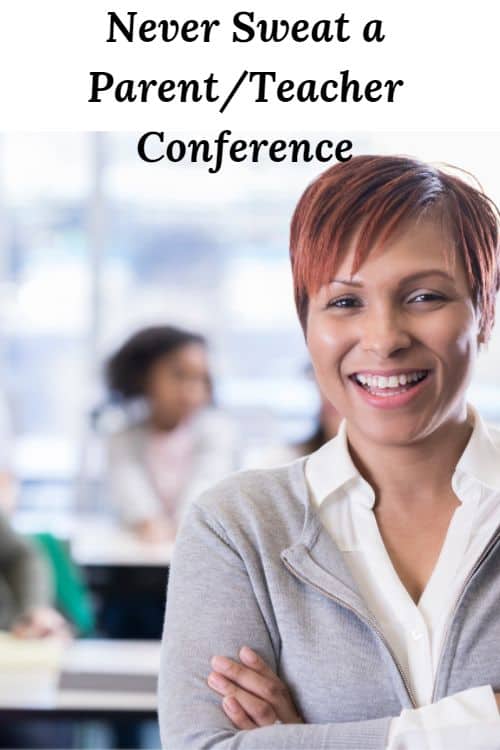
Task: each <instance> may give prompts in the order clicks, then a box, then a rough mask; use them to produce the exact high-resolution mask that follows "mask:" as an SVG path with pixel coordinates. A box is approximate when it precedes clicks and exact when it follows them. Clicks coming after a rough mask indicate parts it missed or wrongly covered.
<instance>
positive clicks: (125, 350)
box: [105, 326, 207, 399]
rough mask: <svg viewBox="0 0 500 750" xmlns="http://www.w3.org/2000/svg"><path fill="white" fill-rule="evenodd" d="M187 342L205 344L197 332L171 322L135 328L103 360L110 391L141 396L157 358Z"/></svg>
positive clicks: (127, 395) (118, 394) (121, 395)
mask: <svg viewBox="0 0 500 750" xmlns="http://www.w3.org/2000/svg"><path fill="white" fill-rule="evenodd" d="M189 344H199V345H201V346H206V345H207V344H206V340H205V338H204V337H203V336H201V335H200V334H198V333H192V332H191V331H184V330H182V329H181V328H175V327H174V326H150V327H149V328H143V329H141V330H140V331H137V333H134V334H133V335H132V336H130V338H128V339H127V340H126V341H125V342H124V343H123V344H122V345H121V346H120V348H119V349H118V350H117V351H116V352H115V353H114V354H113V355H112V356H111V357H110V358H109V360H108V362H107V363H106V369H105V376H106V383H107V386H108V388H109V390H110V391H111V393H112V395H113V396H118V397H120V398H123V399H132V398H136V397H139V396H144V395H145V388H146V382H147V377H148V375H149V372H150V370H151V367H152V365H153V364H154V363H155V362H156V360H157V359H159V358H160V357H163V356H165V355H166V354H171V353H173V352H174V351H176V350H178V349H181V348H182V347H184V346H188V345H189Z"/></svg>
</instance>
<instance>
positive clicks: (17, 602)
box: [0, 512, 70, 638]
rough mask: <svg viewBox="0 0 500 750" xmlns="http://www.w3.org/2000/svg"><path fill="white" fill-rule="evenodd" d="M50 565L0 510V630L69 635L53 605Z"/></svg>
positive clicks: (37, 635)
mask: <svg viewBox="0 0 500 750" xmlns="http://www.w3.org/2000/svg"><path fill="white" fill-rule="evenodd" d="M53 597H54V592H53V580H52V575H51V571H50V568H49V567H48V564H47V563H46V561H45V559H44V558H43V556H42V555H41V554H40V553H39V552H38V550H37V549H36V547H35V545H34V544H32V543H31V542H30V541H29V540H27V539H25V538H24V537H22V536H21V535H20V534H18V533H17V532H16V531H14V529H13V528H12V527H11V525H10V522H9V520H8V519H7V517H6V515H5V514H4V513H2V512H0V630H9V631H11V632H12V633H14V634H15V635H17V636H19V637H20V638H43V637H45V636H61V637H64V638H66V637H69V635H70V629H69V626H68V624H67V622H66V620H65V619H64V617H62V615H61V614H59V612H58V611H57V610H56V609H55V608H54V607H53V606H52V602H53Z"/></svg>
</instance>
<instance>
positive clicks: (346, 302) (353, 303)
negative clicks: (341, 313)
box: [327, 297, 361, 309]
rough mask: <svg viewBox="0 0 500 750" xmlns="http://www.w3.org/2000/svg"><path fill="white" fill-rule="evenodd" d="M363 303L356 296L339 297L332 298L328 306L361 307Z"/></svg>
mask: <svg viewBox="0 0 500 750" xmlns="http://www.w3.org/2000/svg"><path fill="white" fill-rule="evenodd" d="M360 306H361V303H360V301H359V300H358V299H357V298H356V297H338V298H337V299H332V300H330V301H329V302H328V303H327V307H336V308H341V309H342V308H348V307H360Z"/></svg>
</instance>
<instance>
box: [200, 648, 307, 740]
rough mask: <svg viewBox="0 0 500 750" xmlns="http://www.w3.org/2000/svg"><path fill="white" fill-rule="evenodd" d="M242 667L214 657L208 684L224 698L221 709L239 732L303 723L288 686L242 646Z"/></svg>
mask: <svg viewBox="0 0 500 750" xmlns="http://www.w3.org/2000/svg"><path fill="white" fill-rule="evenodd" d="M239 656H240V659H241V661H242V662H243V663H242V664H238V663H237V662H235V661H233V660H232V659H228V658H226V657H224V656H214V657H213V658H212V661H211V666H212V669H213V671H212V672H211V673H210V674H209V676H208V680H207V681H208V684H209V685H210V687H211V688H213V690H215V691H216V692H217V693H219V695H223V696H224V699H223V701H222V706H223V708H224V711H225V712H226V714H227V715H228V716H229V718H230V719H231V721H232V722H233V724H235V725H236V726H237V727H238V729H255V728H256V727H265V726H269V725H270V724H276V723H282V724H303V723H304V720H303V719H302V718H301V716H299V714H298V712H297V709H296V708H295V706H294V704H293V701H292V698H291V696H290V693H289V691H288V688H287V686H286V685H285V683H284V682H282V681H281V680H280V679H279V677H278V676H277V675H275V674H274V672H273V671H272V669H270V667H268V666H267V664H266V663H265V661H264V660H263V659H261V658H260V656H258V655H257V654H256V653H255V651H252V649H250V648H248V646H243V648H242V649H240V652H239Z"/></svg>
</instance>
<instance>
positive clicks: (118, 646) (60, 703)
mask: <svg viewBox="0 0 500 750" xmlns="http://www.w3.org/2000/svg"><path fill="white" fill-rule="evenodd" d="M159 661H160V643H159V642H158V641H108V640H106V641H105V640H90V639H89V640H81V641H74V642H73V643H71V644H69V645H68V646H67V647H65V649H64V651H63V654H62V659H61V664H60V666H59V669H58V668H57V667H54V668H52V669H49V668H47V669H45V671H43V670H40V668H38V670H34V669H33V668H30V667H29V666H27V664H26V662H24V663H20V664H19V665H18V666H17V667H16V666H13V665H12V664H9V667H8V669H0V711H2V710H8V709H24V710H37V709H44V710H49V711H50V710H57V709H64V710H74V711H80V710H81V711H82V712H85V711H86V710H98V711H122V710H123V711H144V710H145V711H154V710H155V709H156V703H157V699H156V689H154V690H151V691H147V692H138V691H132V690H123V689H122V690H120V685H121V683H122V680H123V678H124V676H125V675H139V676H144V677H146V678H151V682H152V684H154V683H153V680H154V682H156V677H157V675H158V670H159ZM20 662H22V660H20ZM61 672H64V673H65V674H86V675H94V676H99V675H100V674H104V675H107V676H109V675H112V676H113V678H116V690H114V689H113V690H93V689H68V688H65V689H61V688H59V687H58V678H59V675H60V674H61Z"/></svg>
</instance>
